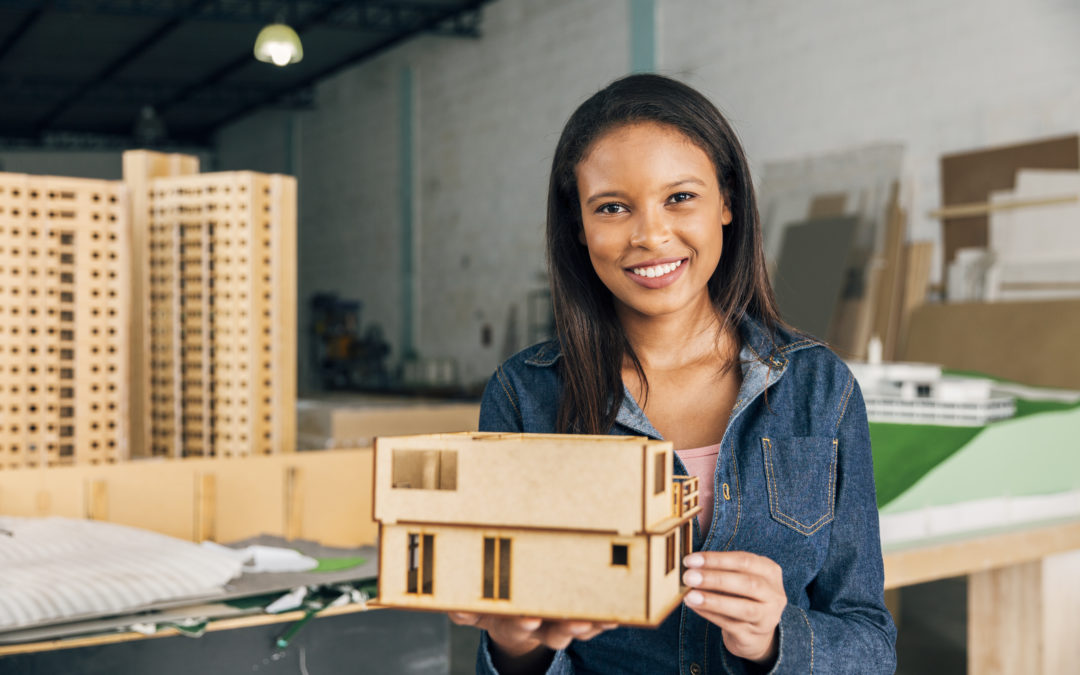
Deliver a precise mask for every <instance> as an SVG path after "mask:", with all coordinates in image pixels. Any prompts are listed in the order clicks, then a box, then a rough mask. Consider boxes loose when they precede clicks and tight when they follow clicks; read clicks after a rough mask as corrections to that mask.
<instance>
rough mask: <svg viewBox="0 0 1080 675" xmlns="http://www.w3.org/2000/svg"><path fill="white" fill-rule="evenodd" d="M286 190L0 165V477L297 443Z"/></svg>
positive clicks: (160, 164) (189, 164) (292, 190)
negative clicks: (39, 172) (24, 171)
mask: <svg viewBox="0 0 1080 675" xmlns="http://www.w3.org/2000/svg"><path fill="white" fill-rule="evenodd" d="M295 335H296V181H295V179H293V178H291V177H288V176H279V175H265V174H257V173H252V172H229V173H213V174H199V173H198V160H197V159H196V158H194V157H189V156H184V155H164V154H161V153H154V152H148V151H133V152H127V153H124V180H123V181H100V180H84V179H71V178H53V177H36V176H26V175H21V174H5V173H0V468H14V467H19V466H37V465H55V464H66V463H74V462H80V463H81V462H90V463H97V462H102V461H116V460H120V459H127V458H129V457H140V456H169V457H188V456H201V457H207V456H220V457H227V456H238V455H248V454H272V453H278V452H288V451H292V450H293V449H294V438H295V399H296V349H295V344H296V342H295V340H296V337H295Z"/></svg>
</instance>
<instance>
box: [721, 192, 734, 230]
mask: <svg viewBox="0 0 1080 675" xmlns="http://www.w3.org/2000/svg"><path fill="white" fill-rule="evenodd" d="M721 199H722V201H723V204H722V208H721V209H720V225H730V224H731V220H732V215H731V206H730V202H729V200H728V198H727V195H724V196H723V197H721Z"/></svg>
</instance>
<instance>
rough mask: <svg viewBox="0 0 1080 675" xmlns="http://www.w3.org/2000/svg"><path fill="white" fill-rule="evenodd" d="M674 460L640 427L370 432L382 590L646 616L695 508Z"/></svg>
mask: <svg viewBox="0 0 1080 675" xmlns="http://www.w3.org/2000/svg"><path fill="white" fill-rule="evenodd" d="M671 467H672V446H671V444H670V443H667V442H661V441H651V440H648V439H644V438H637V437H624V436H577V435H556V434H492V433H462V434H433V435H425V436H405V437H390V438H378V439H376V441H375V469H374V474H375V506H374V511H375V518H376V520H377V521H379V522H380V527H379V531H380V535H379V536H380V553H379V556H380V571H379V602H380V603H382V604H384V605H389V606H398V607H411V608H422V609H438V610H448V609H457V610H462V611H480V612H490V613H506V614H522V615H535V616H550V617H576V618H590V619H594V620H604V621H617V622H620V623H627V624H639V625H655V624H656V623H659V621H661V620H662V619H663V618H664V616H666V615H667V613H668V612H670V611H671V609H672V608H673V607H674V606H675V605H676V604H678V602H679V601H680V600H681V598H682V592H683V588H682V585H681V579H680V570H681V560H682V557H683V556H684V555H685V554H686V553H687V552H689V549H690V519H691V518H693V517H694V515H696V514H697V513H698V511H699V510H700V508H699V506H698V503H697V481H696V479H694V478H689V479H684V478H682V477H673V476H672V475H671Z"/></svg>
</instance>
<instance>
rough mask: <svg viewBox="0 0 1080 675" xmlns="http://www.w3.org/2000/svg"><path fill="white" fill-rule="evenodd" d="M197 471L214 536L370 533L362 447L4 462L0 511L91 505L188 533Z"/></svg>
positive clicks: (325, 538) (351, 539) (341, 542)
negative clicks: (9, 465)
mask: <svg viewBox="0 0 1080 675" xmlns="http://www.w3.org/2000/svg"><path fill="white" fill-rule="evenodd" d="M207 476H213V477H214V493H215V494H214V499H213V500H212V502H211V504H212V508H213V509H214V512H213V513H212V514H210V515H211V516H212V518H213V521H214V524H215V527H214V531H215V532H216V535H217V539H219V540H221V541H234V540H237V539H244V538H247V537H253V536H256V535H259V534H275V535H281V536H284V535H286V533H287V532H289V531H290V528H291V534H292V535H293V536H295V537H298V538H304V539H312V540H317V541H320V542H321V543H323V544H326V545H329V546H362V545H366V544H373V543H374V542H375V534H376V528H375V522H374V520H373V519H372V500H371V485H372V451H371V450H370V449H363V450H327V451H324V452H305V453H287V454H278V455H268V456H252V457H245V458H231V459H224V458H207V459H173V460H147V461H131V462H123V463H118V464H111V465H98V466H94V465H88V466H83V465H75V466H69V467H55V468H50V469H48V470H45V471H42V470H38V469H16V470H13V471H7V470H5V471H0V513H3V514H6V515H21V516H48V515H57V516H65V517H69V518H82V517H86V516H87V515H89V513H88V511H89V510H90V509H91V507H93V508H94V509H96V510H98V511H99V512H103V517H104V518H106V519H107V520H109V521H110V522H114V523H119V524H121V525H131V526H134V527H142V528H145V529H148V530H153V531H154V532H159V533H161V534H167V535H170V536H174V537H180V538H182V539H193V538H195V537H196V536H197V535H198V534H203V533H204V532H205V526H204V525H203V523H204V522H205V519H206V517H207V515H206V514H202V513H200V508H205V507H204V506H202V505H201V502H202V501H203V499H202V498H203V496H204V488H205V485H206V477H207ZM297 481H300V483H299V484H298V482H297ZM95 491H96V492H98V497H99V499H98V501H99V502H100V506H95V505H94V500H93V499H91V497H92V493H94V492H95ZM149 504H153V508H148V505H149Z"/></svg>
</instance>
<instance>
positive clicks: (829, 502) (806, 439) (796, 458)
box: [761, 436, 837, 536]
mask: <svg viewBox="0 0 1080 675" xmlns="http://www.w3.org/2000/svg"><path fill="white" fill-rule="evenodd" d="M761 449H762V454H763V456H764V460H765V482H766V485H767V487H768V490H769V513H770V515H772V518H773V520H775V521H776V522H778V523H781V524H783V525H787V526H788V527H790V528H791V529H793V530H795V531H796V532H798V533H800V534H804V535H807V536H809V535H811V534H814V533H815V532H817V531H818V530H820V529H821V528H822V527H823V526H825V525H826V524H828V523H829V522H831V521H832V519H833V505H834V503H835V497H836V450H837V441H836V439H835V438H827V437H824V436H790V437H786V438H762V439H761Z"/></svg>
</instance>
